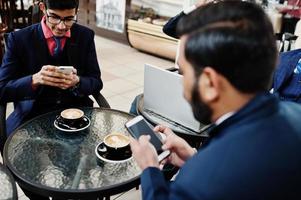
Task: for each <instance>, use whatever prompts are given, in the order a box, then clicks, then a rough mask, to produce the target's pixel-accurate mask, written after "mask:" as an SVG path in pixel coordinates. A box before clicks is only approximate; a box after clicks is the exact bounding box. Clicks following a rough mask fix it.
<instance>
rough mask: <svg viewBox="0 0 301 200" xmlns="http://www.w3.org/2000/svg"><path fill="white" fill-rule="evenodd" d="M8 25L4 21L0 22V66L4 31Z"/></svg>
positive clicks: (3, 48)
mask: <svg viewBox="0 0 301 200" xmlns="http://www.w3.org/2000/svg"><path fill="white" fill-rule="evenodd" d="M7 29H8V27H7V26H6V24H4V23H0V66H1V63H2V58H3V55H4V51H5V47H4V33H5V32H6V31H7Z"/></svg>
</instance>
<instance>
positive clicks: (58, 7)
mask: <svg viewBox="0 0 301 200" xmlns="http://www.w3.org/2000/svg"><path fill="white" fill-rule="evenodd" d="M78 5H79V1H78V0H64V1H61V0H43V1H42V2H41V3H40V5H39V6H40V9H41V11H42V12H43V13H44V17H43V18H42V20H41V22H40V23H38V24H34V25H31V26H29V27H27V28H24V29H21V30H19V31H16V32H12V33H10V34H9V36H8V40H7V51H6V53H5V55H4V58H3V62H2V65H1V68H0V99H1V101H3V102H14V106H15V109H14V112H13V113H12V114H11V115H10V116H9V118H8V119H7V133H8V134H10V133H11V132H12V131H13V130H14V129H15V128H16V127H18V126H19V125H20V124H21V123H23V122H24V121H26V120H28V119H31V118H33V117H35V116H37V115H40V114H43V113H46V112H49V111H52V110H58V109H64V108H69V107H84V106H92V105H93V102H92V100H91V99H90V98H89V97H88V96H89V95H91V94H94V93H97V92H99V91H100V90H101V89H102V87H103V84H102V81H101V79H100V70H99V65H98V61H97V56H96V51H95V44H94V32H93V31H92V30H90V29H88V28H86V27H83V26H81V25H78V24H77V23H76V21H77V10H78ZM59 66H72V67H73V69H71V72H69V73H61V72H60V71H58V67H59Z"/></svg>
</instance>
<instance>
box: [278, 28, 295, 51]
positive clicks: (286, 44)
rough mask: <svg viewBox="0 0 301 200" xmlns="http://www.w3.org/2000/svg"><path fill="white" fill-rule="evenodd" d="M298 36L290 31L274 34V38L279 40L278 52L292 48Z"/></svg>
mask: <svg viewBox="0 0 301 200" xmlns="http://www.w3.org/2000/svg"><path fill="white" fill-rule="evenodd" d="M297 38H298V36H296V35H294V34H292V33H283V34H282V35H281V34H276V40H277V41H279V47H278V51H279V52H286V51H290V50H293V49H294V45H293V44H294V42H295V41H296V40H297Z"/></svg>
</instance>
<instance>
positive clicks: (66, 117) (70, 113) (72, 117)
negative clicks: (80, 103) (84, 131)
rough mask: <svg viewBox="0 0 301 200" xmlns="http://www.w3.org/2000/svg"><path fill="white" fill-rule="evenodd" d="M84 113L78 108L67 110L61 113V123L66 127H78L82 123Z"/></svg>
mask: <svg viewBox="0 0 301 200" xmlns="http://www.w3.org/2000/svg"><path fill="white" fill-rule="evenodd" d="M83 117H84V112H83V111H82V110H80V109H77V108H69V109H65V110H63V111H62V112H61V113H60V116H59V121H60V122H61V123H63V124H65V125H68V126H71V127H76V126H77V125H79V124H80V123H81V121H82V120H83Z"/></svg>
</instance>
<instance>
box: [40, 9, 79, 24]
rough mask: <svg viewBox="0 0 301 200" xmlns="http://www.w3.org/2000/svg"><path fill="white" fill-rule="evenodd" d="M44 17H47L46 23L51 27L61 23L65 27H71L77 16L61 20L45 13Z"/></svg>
mask: <svg viewBox="0 0 301 200" xmlns="http://www.w3.org/2000/svg"><path fill="white" fill-rule="evenodd" d="M46 16H47V21H48V22H49V23H50V24H53V25H58V24H60V23H61V22H64V24H65V26H72V25H73V24H74V23H76V22H77V15H75V16H73V17H64V18H61V17H59V16H56V15H52V14H48V12H47V11H46Z"/></svg>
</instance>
